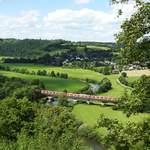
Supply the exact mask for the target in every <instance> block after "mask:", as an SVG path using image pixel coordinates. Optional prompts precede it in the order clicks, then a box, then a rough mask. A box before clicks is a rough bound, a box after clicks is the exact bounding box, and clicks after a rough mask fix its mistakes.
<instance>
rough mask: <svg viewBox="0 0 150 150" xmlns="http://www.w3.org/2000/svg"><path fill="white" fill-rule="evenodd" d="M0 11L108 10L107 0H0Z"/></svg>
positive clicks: (12, 12) (6, 12)
mask: <svg viewBox="0 0 150 150" xmlns="http://www.w3.org/2000/svg"><path fill="white" fill-rule="evenodd" d="M0 1H1V3H0V13H5V14H17V13H18V12H20V11H22V10H32V9H34V10H39V11H41V12H42V13H47V12H49V11H54V10H56V9H64V8H67V9H68V8H70V9H81V8H85V7H86V8H90V9H95V10H103V11H108V10H109V0H93V1H91V2H89V3H88V2H87V3H86V2H85V3H78V2H76V0H0Z"/></svg>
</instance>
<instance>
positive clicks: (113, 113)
mask: <svg viewBox="0 0 150 150" xmlns="http://www.w3.org/2000/svg"><path fill="white" fill-rule="evenodd" d="M73 114H74V115H75V116H76V117H77V118H78V119H79V120H81V121H83V122H84V123H86V124H88V125H90V126H94V125H95V124H96V121H97V119H98V117H99V116H100V115H101V114H103V115H104V116H106V117H108V118H110V119H118V120H119V121H120V122H122V123H124V124H125V123H127V122H128V121H130V122H140V121H142V120H144V119H145V118H148V117H149V114H146V113H142V114H138V115H132V116H130V117H129V118H128V117H126V115H125V114H124V113H123V112H122V111H117V110H113V109H112V107H105V106H100V105H87V104H77V105H75V106H74V108H73Z"/></svg>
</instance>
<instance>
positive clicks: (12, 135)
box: [0, 97, 82, 150]
mask: <svg viewBox="0 0 150 150" xmlns="http://www.w3.org/2000/svg"><path fill="white" fill-rule="evenodd" d="M79 126H80V123H78V122H77V121H76V119H75V118H74V117H73V116H72V114H71V113H70V112H69V111H68V109H65V108H60V107H52V106H46V105H44V104H39V103H31V102H29V101H28V100H27V99H26V98H23V99H16V98H14V97H12V98H7V99H5V100H2V101H1V102H0V148H2V149H7V150H12V149H14V150H16V149H17V150H20V149H23V150H24V149H31V150H41V149H43V150H49V149H57V150H66V149H70V150H81V149H82V142H81V139H80V137H79V136H78V134H77V132H76V131H77V130H78V128H79Z"/></svg>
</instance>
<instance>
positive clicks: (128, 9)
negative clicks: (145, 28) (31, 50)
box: [0, 0, 133, 41]
mask: <svg viewBox="0 0 150 150" xmlns="http://www.w3.org/2000/svg"><path fill="white" fill-rule="evenodd" d="M117 8H120V6H119V7H118V6H117V7H113V6H110V5H109V0H0V21H1V24H0V38H21V39H23V38H42V39H56V38H57V39H58V38H62V39H66V40H73V41H81V40H82V41H114V36H113V35H114V34H115V33H116V32H118V31H119V27H120V24H121V22H122V21H123V20H124V19H125V18H126V17H129V16H130V15H131V14H132V13H133V4H128V5H126V6H124V7H123V9H124V11H125V13H124V15H123V16H121V17H120V18H117V17H116V16H117Z"/></svg>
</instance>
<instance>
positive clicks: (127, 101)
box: [118, 76, 150, 116]
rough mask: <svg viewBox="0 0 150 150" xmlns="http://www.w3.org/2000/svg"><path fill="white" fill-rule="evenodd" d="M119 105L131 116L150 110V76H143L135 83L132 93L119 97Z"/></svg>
mask: <svg viewBox="0 0 150 150" xmlns="http://www.w3.org/2000/svg"><path fill="white" fill-rule="evenodd" d="M118 107H119V108H120V109H123V110H124V112H125V113H126V114H127V115H128V116H129V115H131V114H135V113H139V112H144V111H150V76H142V77H141V78H140V79H139V80H137V81H136V82H135V84H134V89H133V91H132V92H131V94H128V93H127V92H125V94H124V95H123V96H122V97H121V98H120V99H119V101H118Z"/></svg>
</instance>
